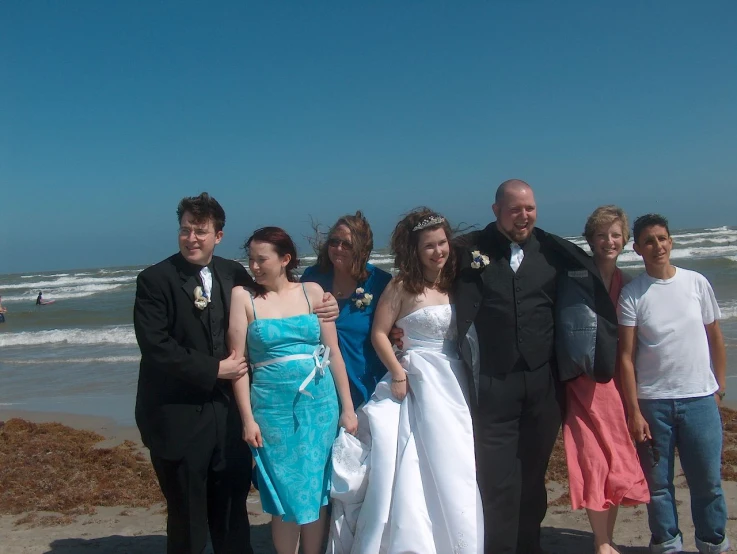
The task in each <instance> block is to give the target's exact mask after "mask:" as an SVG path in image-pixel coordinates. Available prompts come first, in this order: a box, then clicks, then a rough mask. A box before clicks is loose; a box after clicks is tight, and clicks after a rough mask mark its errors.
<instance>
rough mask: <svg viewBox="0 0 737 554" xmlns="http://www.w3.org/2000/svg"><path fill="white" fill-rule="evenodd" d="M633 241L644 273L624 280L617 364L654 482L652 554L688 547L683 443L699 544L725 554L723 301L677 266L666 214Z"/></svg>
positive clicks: (645, 223) (638, 229)
mask: <svg viewBox="0 0 737 554" xmlns="http://www.w3.org/2000/svg"><path fill="white" fill-rule="evenodd" d="M634 239H635V244H634V248H635V252H637V253H638V254H639V255H640V256H642V259H643V261H644V262H645V273H643V274H642V275H640V276H639V277H637V278H635V279H634V280H633V281H631V282H630V283H629V284H628V285H626V286H625V287H624V289H623V290H622V294H621V296H620V299H619V310H618V316H619V362H620V372H621V373H620V374H621V381H622V388H623V394H624V397H625V401H626V403H627V411H628V414H629V418H628V419H629V422H628V423H629V429H630V433H631V434H632V437H633V438H634V440H635V441H636V442H637V443H638V445H637V446H638V453H639V456H640V464H641V465H642V469H643V471H644V473H645V477H646V478H647V482H648V486H649V487H650V495H651V501H650V504H648V510H647V511H648V522H649V524H650V532H651V533H652V536H651V539H650V551H651V552H656V553H661V552H663V553H665V552H681V551H682V550H683V535H682V534H681V531H680V529H679V528H678V512H677V510H676V499H675V489H674V485H673V477H674V470H673V464H674V458H675V449H676V448H678V454H679V456H680V459H681V466H682V467H683V472H684V474H685V475H686V480H687V481H688V485H689V489H690V492H691V515H692V517H693V522H694V527H695V535H696V547H697V548H698V550H699V552H702V553H707V552H709V553H712V552H714V553H716V552H725V551H727V550H728V549H729V540H728V539H727V536H726V524H727V506H726V503H725V500H724V493H723V491H722V483H721V452H722V425H721V418H720V416H719V410H718V407H719V403H720V402H721V400H722V398H723V397H724V394H725V374H726V365H727V358H726V352H725V348H724V339H723V337H722V332H721V330H720V328H719V322H718V319H719V317H720V312H719V306H718V305H717V301H716V298H715V297H714V291H713V290H712V288H711V285H710V284H709V282H708V281H707V280H706V278H705V277H704V276H703V275H701V274H700V273H697V272H695V271H690V270H687V269H683V268H680V267H675V266H674V265H672V264H671V263H670V252H671V249H672V247H673V239H672V238H671V236H670V231H669V230H668V221H667V220H666V219H665V218H664V217H663V216H661V215H657V214H648V215H644V216H641V217H639V218H638V219H637V220H636V221H635V225H634ZM712 368H713V369H712Z"/></svg>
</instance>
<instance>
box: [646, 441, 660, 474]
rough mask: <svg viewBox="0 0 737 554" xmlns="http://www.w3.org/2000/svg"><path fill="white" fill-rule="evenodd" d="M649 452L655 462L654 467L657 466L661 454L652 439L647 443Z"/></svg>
mask: <svg viewBox="0 0 737 554" xmlns="http://www.w3.org/2000/svg"><path fill="white" fill-rule="evenodd" d="M647 450H648V452H649V453H650V459H651V460H652V462H653V467H655V466H657V465H658V463H659V462H660V452H659V451H658V449H657V448H655V441H654V440H653V439H650V440H649V441H647Z"/></svg>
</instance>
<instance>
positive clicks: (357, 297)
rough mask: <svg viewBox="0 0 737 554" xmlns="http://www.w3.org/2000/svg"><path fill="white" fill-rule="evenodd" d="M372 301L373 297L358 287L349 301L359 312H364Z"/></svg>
mask: <svg viewBox="0 0 737 554" xmlns="http://www.w3.org/2000/svg"><path fill="white" fill-rule="evenodd" d="M373 299H374V295H373V294H369V293H367V292H366V291H365V290H363V288H361V287H358V288H357V289H356V292H354V293H353V296H351V301H352V302H353V304H354V305H355V306H356V308H358V309H359V310H365V309H366V306H368V305H369V304H371V301H372V300H373Z"/></svg>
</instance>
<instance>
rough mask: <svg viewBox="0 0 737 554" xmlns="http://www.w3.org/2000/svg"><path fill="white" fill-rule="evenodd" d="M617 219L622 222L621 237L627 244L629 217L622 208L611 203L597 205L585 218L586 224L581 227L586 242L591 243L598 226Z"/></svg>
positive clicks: (628, 238)
mask: <svg viewBox="0 0 737 554" xmlns="http://www.w3.org/2000/svg"><path fill="white" fill-rule="evenodd" d="M617 221H618V222H619V223H621V224H622V238H623V239H624V243H625V244H627V242H629V240H630V222H629V219H627V214H626V213H624V210H623V209H622V208H620V207H619V206H615V205H613V204H609V205H607V206H599V207H598V208H596V209H595V210H594V212H593V213H592V214H591V215H590V216H589V218H588V219H587V220H586V226H585V227H584V229H583V236H584V237H585V238H586V242H588V243H589V244H591V242H592V241H593V240H594V235H595V234H596V229H597V228H598V227H602V226H604V225H611V224H612V223H614V222H617Z"/></svg>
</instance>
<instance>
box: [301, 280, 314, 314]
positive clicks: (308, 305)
mask: <svg viewBox="0 0 737 554" xmlns="http://www.w3.org/2000/svg"><path fill="white" fill-rule="evenodd" d="M302 292H303V293H304V295H305V300H307V308H308V310H309V313H312V304H310V299H309V298H308V297H307V291H306V290H305V284H304V283H302Z"/></svg>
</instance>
